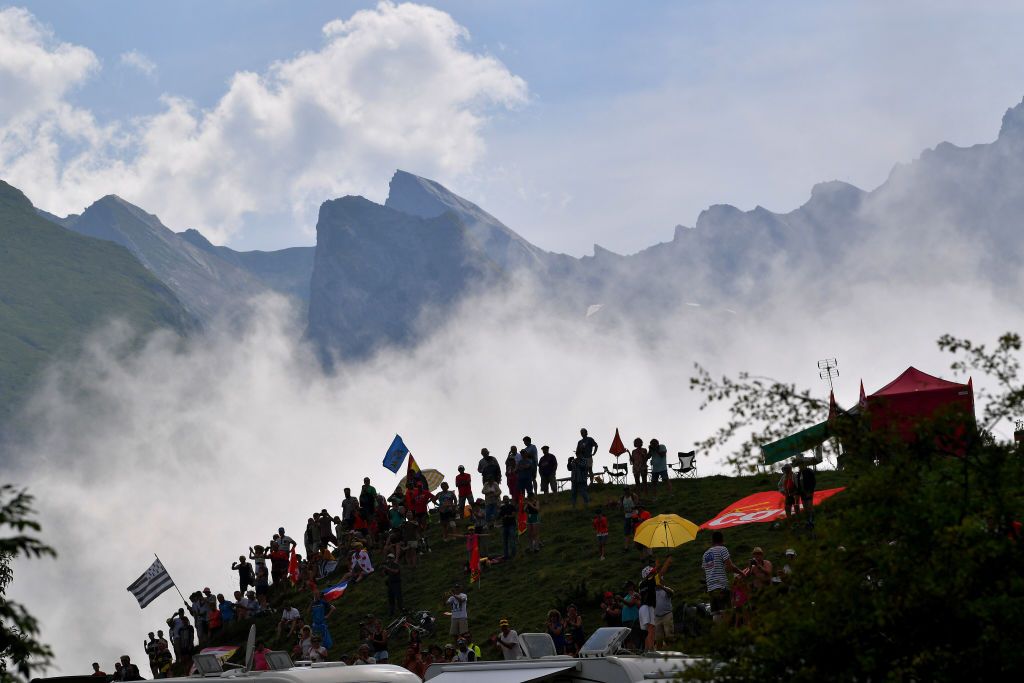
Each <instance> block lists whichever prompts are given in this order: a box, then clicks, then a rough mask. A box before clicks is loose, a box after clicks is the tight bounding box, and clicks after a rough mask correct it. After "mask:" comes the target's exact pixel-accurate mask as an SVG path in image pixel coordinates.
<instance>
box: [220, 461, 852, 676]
mask: <svg viewBox="0 0 1024 683" xmlns="http://www.w3.org/2000/svg"><path fill="white" fill-rule="evenodd" d="M776 481H777V476H776V475H756V476H749V477H725V476H714V477H706V478H698V479H677V480H672V482H671V490H668V488H667V487H666V486H665V484H659V485H658V486H657V487H654V488H652V490H651V492H650V493H648V494H646V495H642V496H641V503H642V504H644V505H645V506H646V507H647V508H648V509H649V510H650V511H651V512H652V513H653V514H660V513H676V514H679V515H681V516H683V517H685V518H687V519H690V520H691V521H694V522H696V523H697V524H701V523H703V522H705V521H707V520H708V519H710V518H712V517H713V516H714V515H715V514H717V513H718V512H719V511H720V510H722V509H723V508H724V507H726V506H727V505H729V504H730V503H732V502H734V501H736V500H738V499H740V498H743V497H744V496H747V495H749V494H751V493H755V492H758V491H769V490H774V488H775V485H776ZM845 483H846V477H845V475H843V474H842V473H841V472H824V471H823V472H820V473H819V477H818V487H819V489H825V488H833V487H836V486H843V485H845ZM619 495H621V489H620V488H619V487H617V486H612V485H609V484H605V485H598V486H597V487H596V488H595V490H594V495H593V497H592V499H591V508H590V510H589V511H585V510H583V509H582V506H580V507H579V508H578V509H576V510H573V509H572V508H571V506H570V505H569V494H568V493H564V492H563V493H558V494H554V495H548V496H541V540H542V541H543V547H542V548H541V550H540V552H539V553H536V554H532V553H529V554H528V553H524V552H522V549H523V548H524V547H525V536H523V537H520V541H521V543H520V552H519V553H518V554H517V556H516V557H515V558H514V559H513V560H512V561H511V562H507V563H503V564H499V565H496V566H494V567H491V568H488V569H485V571H484V574H483V580H482V582H481V585H473V586H469V581H468V578H469V577H468V576H467V575H466V574H465V571H464V565H465V563H466V560H467V554H466V549H465V543H464V541H463V540H462V539H461V538H459V539H457V540H451V541H449V542H447V543H445V542H443V541H441V537H440V530H439V528H438V526H437V523H436V520H435V519H433V518H432V520H431V522H432V526H431V527H430V529H429V541H430V545H431V548H432V552H431V553H430V554H428V555H425V556H421V557H420V563H419V566H418V567H416V568H414V569H409V568H406V567H404V566H403V593H404V597H405V606H406V608H407V609H411V610H419V609H427V610H430V611H432V612H434V614H435V615H437V616H438V617H439V619H440V621H439V624H438V635H437V637H436V638H434V639H433V640H432V641H430V642H434V643H437V644H444V643H446V642H451V640H452V639H451V638H450V637H449V636H448V635H447V632H448V626H449V622H448V619H447V618H445V617H443V616H441V614H442V612H443V611H444V610H445V607H444V597H445V593H446V591H447V590H448V589H449V588H450V587H451V586H452V584H453V583H455V582H460V583H462V584H463V585H464V586H468V588H467V593H468V595H469V616H470V628H471V629H472V632H473V638H474V640H475V641H476V642H477V644H479V645H480V646H481V648H482V650H483V653H484V657H485V658H487V659H495V658H499V657H500V654H499V653H498V651H497V649H496V648H494V647H491V646H488V645H487V644H486V643H485V642H484V641H486V640H487V639H488V638H489V637H490V636H491V635H493V634H495V633H496V632H497V631H498V620H499V619H500V618H502V617H506V618H508V619H509V620H510V621H511V623H512V625H513V627H514V628H516V629H518V630H519V632H521V633H522V632H532V631H543V630H544V622H545V619H546V617H547V612H548V610H549V609H552V608H556V609H558V610H560V611H561V612H562V613H563V614H564V613H565V607H566V606H567V605H568V604H570V603H573V604H575V605H576V606H577V607H578V608H579V609H580V611H581V614H582V615H583V623H584V630H585V631H586V632H587V633H588V634H589V633H590V632H592V631H593V630H594V629H595V628H598V627H599V626H602V625H603V624H602V623H601V618H600V617H601V614H600V609H599V605H600V602H601V595H602V594H603V592H604V591H605V590H611V591H615V592H619V591H620V590H621V588H622V584H623V582H624V581H626V580H627V579H632V580H634V581H639V578H640V569H641V568H642V567H643V560H642V557H641V554H640V553H639V552H638V551H637V550H636V549H632V548H631V549H629V550H624V549H623V533H622V522H621V517H620V515H619V514H618V512H617V510H613V509H612V507H613V506H614V504H615V501H616V499H617V497H618V496H619ZM595 504H600V505H603V506H605V508H606V510H607V511H608V512H607V514H608V516H609V531H610V534H609V542H608V549H607V559H605V560H604V561H601V560H599V559H598V556H597V546H596V543H595V538H594V532H593V530H592V528H591V519H592V516H593V514H592V513H593V509H594V507H595ZM296 512H297V513H298V512H299V511H296ZM819 514H824V515H827V514H828V503H827V502H826V503H825V504H824V505H823V506H822V508H821V509H820V510H819ZM803 533H805V532H804V530H803V528H802V527H801V526H799V525H797V526H795V527H793V529H792V530H790V529H789V527H788V526H787V525H784V526H783V527H782V528H779V529H773V528H772V525H769V524H750V525H746V526H741V527H736V528H733V529H727V530H726V531H725V538H726V545H727V547H728V548H729V550H730V552H731V553H732V555H733V559H734V561H735V562H736V563H737V564H739V565H741V566H742V565H743V564H744V563H745V562H747V561H749V558H750V551H751V549H752V548H753V547H754V546H761V547H762V548H763V549H764V550H765V554H766V557H767V559H769V560H772V561H773V562H775V563H776V566H777V567H780V568H781V566H782V563H783V554H784V552H785V549H786V548H787V547H790V546H792V545H793V544H794V542H795V541H796V540H797V538H796V536H798V535H801V534H803ZM500 534H501V532H500V530H499V531H497V532H496V535H495V536H491V537H488V538H486V539H484V543H485V547H486V548H487V549H488V550H490V551H491V552H493V553H494V554H500V553H501V535H500ZM710 537H711V534H710V532H706V531H702V532H701V533H700V534H699V535H698V537H697V540H696V541H694V542H691V543H687V544H685V545H682V546H680V547H678V548H675V549H672V550H668V551H665V550H659V551H657V552H656V556H657V557H658V558H659V560H662V559H664V558H666V557H672V558H673V564H672V567H671V568H670V569H669V571H668V573H667V575H666V584H667V585H669V586H671V587H672V588H673V589H675V591H676V596H675V599H674V605H675V606H676V607H677V608H678V607H679V606H681V605H682V604H683V603H684V602H696V601H703V600H704V597H705V593H704V573H703V570H702V569H701V567H700V558H701V555H702V554H703V551H704V550H705V548H706V547H707V546H708V545H710ZM484 554H486V553H484ZM378 555H379V551H378V552H374V553H372V557H373V560H374V562H375V563H377V562H382V561H383V558H381V557H378ZM798 561H799V558H797V562H798ZM335 582H337V578H334V579H333V580H328V581H323V582H321V584H320V585H321V587H324V586H327V585H330V584H332V583H335ZM386 595H387V594H386V589H385V586H384V582H383V577H382V576H380V575H376V574H375V575H373V576H371V577H369V578H368V579H366V580H365V581H363V582H362V583H360V584H357V585H355V586H353V587H351V588H350V589H349V590H348V591H347V592H346V593H345V595H344V596H343V597H341V598H340V599H339V600H337V601H336V602H335V603H334V605H335V607H336V610H335V612H334V614H333V615H332V616H331V617H330V619H329V620H328V624H329V626H330V630H331V635H332V637H333V638H334V647H333V648H332V649H331V651H330V655H331V658H332V659H337V658H338V657H340V656H341V655H342V654H343V653H353V652H354V651H355V648H356V646H357V644H358V633H359V631H358V624H359V622H360V621H363V620H364V619H365V617H366V615H367V614H368V613H373V614H376V615H378V616H379V617H380V618H381V619H382V620H384V622H385V623H387V619H386V617H387V599H386ZM272 602H273V604H274V606H275V609H276V610H277V611H276V613H275V614H274V615H273V616H266V617H262V618H259V619H257V620H255V623H256V624H257V633H258V637H259V638H261V639H264V640H265V641H266V643H267V646H268V647H270V648H272V649H289V650H290V649H291V647H292V645H293V644H294V643H292V642H284V639H281V640H278V639H276V637H275V635H274V630H275V628H276V625H277V621H278V619H279V618H280V609H281V607H282V606H284V605H285V604H286V603H287V604H290V605H293V606H295V607H298V608H299V609H300V610H301V611H303V614H304V615H305V616H304V618H306V619H308V614H309V610H308V605H309V593H308V591H305V590H297V591H289V592H287V593H285V592H282V593H281V594H278V595H275V596H274V597H273V600H272ZM249 623H250V622H246V623H243V624H236V625H233V626H232V627H230V628H228V629H226V630H225V632H224V633H223V634H221V637H220V638H219V639H218V643H221V644H233V645H243V646H244V643H245V638H246V634H247V631H248V628H249ZM404 642H405V641H404V640H403V641H401V642H392V643H390V646H389V649H390V651H391V654H392V657H393V658H399V659H400V657H401V654H402V653H403V652H404V647H403V645H404ZM678 645H680V646H681V647H683V648H685V647H686V646H687V643H686V642H685V641H681V642H680V643H679V644H678ZM393 663H395V662H393ZM397 663H400V661H399V662H397Z"/></svg>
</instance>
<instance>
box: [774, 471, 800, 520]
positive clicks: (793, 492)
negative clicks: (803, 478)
mask: <svg viewBox="0 0 1024 683" xmlns="http://www.w3.org/2000/svg"><path fill="white" fill-rule="evenodd" d="M779 493H781V494H782V497H783V499H784V501H785V506H786V519H789V518H790V517H792V516H793V515H798V514H800V497H799V495H798V491H797V485H796V478H795V477H794V476H793V466H792V465H789V464H786V465H783V466H782V476H781V477H780V478H779Z"/></svg>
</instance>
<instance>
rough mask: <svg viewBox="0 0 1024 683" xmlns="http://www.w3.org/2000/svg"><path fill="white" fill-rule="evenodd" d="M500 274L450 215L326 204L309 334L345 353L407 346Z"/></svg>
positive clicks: (354, 202) (358, 201) (347, 201)
mask: <svg viewBox="0 0 1024 683" xmlns="http://www.w3.org/2000/svg"><path fill="white" fill-rule="evenodd" d="M502 275H503V272H502V269H501V268H500V267H499V266H498V265H497V264H496V263H495V262H494V261H493V260H491V258H490V257H489V256H488V255H487V254H486V253H484V252H483V251H482V250H481V249H480V248H479V246H478V245H477V244H476V242H475V241H474V239H473V237H472V235H471V234H470V233H469V231H468V230H467V229H466V226H465V225H464V224H463V223H462V222H461V221H460V220H459V219H458V218H457V217H456V216H455V215H454V214H452V213H444V214H442V215H439V216H435V217H430V218H422V217H419V216H414V215H410V214H407V213H402V212H400V211H396V210H394V209H391V208H388V207H384V206H380V205H378V204H374V203H373V202H370V201H368V200H366V199H363V198H362V197H343V198H341V199H335V200H332V201H329V202H325V203H324V204H323V206H321V207H320V215H319V219H318V221H317V249H316V258H315V261H314V264H313V277H312V281H311V291H310V303H309V336H310V337H311V338H312V339H313V340H314V341H315V342H316V343H317V344H318V345H319V346H320V348H321V349H323V350H324V351H325V354H327V355H331V354H333V355H338V356H340V357H345V358H353V357H362V356H365V355H367V354H369V353H370V352H372V351H373V350H374V349H376V348H378V347H380V346H384V345H392V344H395V345H406V344H410V343H412V342H414V341H415V340H416V339H417V336H418V335H419V334H421V333H426V332H427V331H429V329H430V328H431V327H432V326H434V325H437V324H440V323H441V322H443V321H444V320H445V319H446V318H447V317H448V315H449V314H450V313H451V311H452V310H453V308H454V307H455V306H457V305H458V303H459V301H461V300H462V299H463V298H464V297H465V296H466V295H468V294H469V293H471V292H473V291H476V290H478V289H481V288H487V287H489V286H491V285H492V284H493V283H495V282H497V281H499V280H500V279H501V278H502Z"/></svg>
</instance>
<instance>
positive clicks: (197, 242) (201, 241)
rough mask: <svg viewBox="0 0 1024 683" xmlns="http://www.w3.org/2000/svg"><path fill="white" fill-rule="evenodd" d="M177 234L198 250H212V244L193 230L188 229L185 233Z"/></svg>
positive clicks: (204, 236)
mask: <svg viewBox="0 0 1024 683" xmlns="http://www.w3.org/2000/svg"><path fill="white" fill-rule="evenodd" d="M178 234H179V235H181V239H183V240H185V241H186V242H189V243H191V244H192V245H193V246H196V247H199V248H200V249H204V250H206V251H210V250H211V249H213V248H214V247H213V242H211V241H210V240H208V239H206V235H204V234H203V233H201V232H199V231H198V230H196V229H195V228H189V229H187V230H186V231H185V232H179V233H178Z"/></svg>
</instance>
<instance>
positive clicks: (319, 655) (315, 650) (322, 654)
mask: <svg viewBox="0 0 1024 683" xmlns="http://www.w3.org/2000/svg"><path fill="white" fill-rule="evenodd" d="M309 661H311V662H326V661H327V648H326V647H324V646H323V645H322V644H321V643H320V636H313V642H312V643H311V644H310V647H309Z"/></svg>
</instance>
